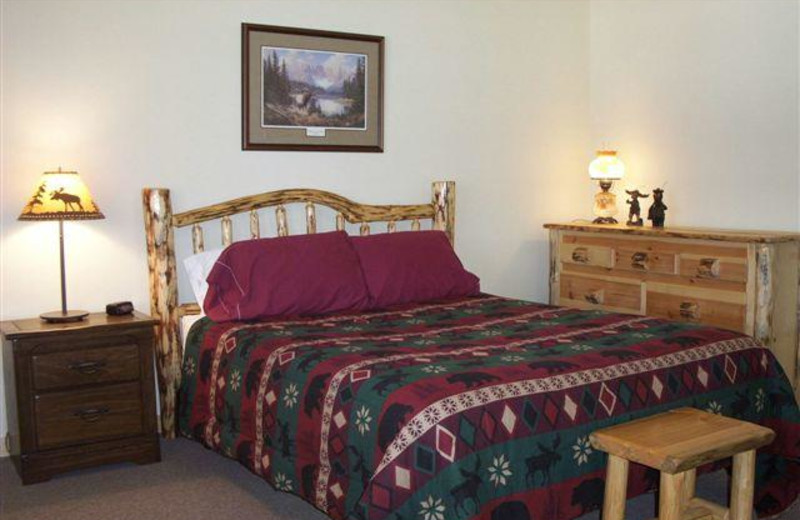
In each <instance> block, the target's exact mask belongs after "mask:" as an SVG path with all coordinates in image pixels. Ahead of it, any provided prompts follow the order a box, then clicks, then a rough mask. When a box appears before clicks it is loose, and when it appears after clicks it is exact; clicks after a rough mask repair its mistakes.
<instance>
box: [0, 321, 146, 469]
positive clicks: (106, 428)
mask: <svg viewBox="0 0 800 520" xmlns="http://www.w3.org/2000/svg"><path fill="white" fill-rule="evenodd" d="M155 323H156V321H155V320H154V319H152V318H150V317H149V316H146V315H144V314H141V313H138V312H135V313H134V314H132V315H128V316H107V315H106V314H103V313H93V314H90V315H89V316H88V318H87V319H85V320H83V321H80V322H78V323H65V324H53V323H45V322H44V321H42V320H40V319H39V318H33V319H24V320H12V321H4V322H2V323H0V332H2V335H3V372H4V374H3V375H4V380H5V396H6V403H5V404H6V415H7V418H8V436H7V438H6V447H7V448H8V450H9V452H10V454H11V457H12V460H13V461H14V464H15V466H16V468H17V471H18V472H19V474H20V476H21V477H22V482H23V484H32V483H35V482H41V481H44V480H48V479H50V477H51V476H53V475H55V474H58V473H63V472H65V471H70V470H73V469H78V468H86V467H90V466H96V465H100V464H107V463H113V462H135V463H138V464H146V463H150V462H158V461H160V460H161V452H160V448H159V443H158V432H157V429H156V411H155V383H154V382H153V325H154V324H155Z"/></svg>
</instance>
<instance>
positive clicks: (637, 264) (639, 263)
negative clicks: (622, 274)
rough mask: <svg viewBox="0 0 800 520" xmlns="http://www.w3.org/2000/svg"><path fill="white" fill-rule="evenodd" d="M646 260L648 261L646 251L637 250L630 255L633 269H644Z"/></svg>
mask: <svg viewBox="0 0 800 520" xmlns="http://www.w3.org/2000/svg"><path fill="white" fill-rule="evenodd" d="M648 262H650V256H649V255H648V254H647V253H642V252H641V251H639V252H636V253H633V254H632V255H631V267H633V268H634V269H642V270H646V269H647V264H648Z"/></svg>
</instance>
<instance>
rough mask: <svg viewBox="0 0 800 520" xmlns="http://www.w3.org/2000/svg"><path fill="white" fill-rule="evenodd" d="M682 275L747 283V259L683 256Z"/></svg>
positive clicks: (681, 261)
mask: <svg viewBox="0 0 800 520" xmlns="http://www.w3.org/2000/svg"><path fill="white" fill-rule="evenodd" d="M680 275H681V276H685V277H687V278H701V279H704V280H726V281H729V282H747V259H746V258H735V257H724V256H719V255H702V254H688V253H687V254H681V255H680Z"/></svg>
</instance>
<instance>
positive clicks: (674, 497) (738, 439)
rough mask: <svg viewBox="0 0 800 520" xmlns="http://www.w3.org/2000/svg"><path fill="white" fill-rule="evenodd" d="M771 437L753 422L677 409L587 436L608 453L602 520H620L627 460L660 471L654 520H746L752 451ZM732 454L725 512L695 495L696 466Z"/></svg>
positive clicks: (750, 508) (748, 517)
mask: <svg viewBox="0 0 800 520" xmlns="http://www.w3.org/2000/svg"><path fill="white" fill-rule="evenodd" d="M774 438H775V432H773V431H772V430H770V429H769V428H764V427H763V426H759V425H757V424H753V423H749V422H744V421H737V420H735V419H731V418H729V417H723V416H721V415H714V414H711V413H707V412H702V411H700V410H696V409H694V408H679V409H676V410H671V411H669V412H666V413H662V414H658V415H654V416H652V417H647V418H644V419H640V420H638V421H632V422H629V423H625V424H620V425H618V426H612V427H610V428H606V429H604V430H599V431H596V432H594V433H592V434H591V436H590V439H591V442H592V446H594V447H595V448H596V449H598V450H601V451H605V452H606V453H608V469H607V474H606V492H605V499H604V501H603V520H623V519H624V517H625V498H626V494H627V493H626V491H627V487H628V464H629V462H630V461H633V462H638V463H639V464H644V465H645V466H648V467H651V468H654V469H657V470H660V471H661V498H660V500H659V504H658V520H690V519H694V520H699V519H711V518H713V519H714V520H751V517H752V512H753V484H754V480H755V465H756V449H757V448H760V447H761V446H766V445H767V444H769V443H771V442H772V440H773V439H774ZM730 456H733V478H732V479H731V503H730V509H728V508H725V507H722V506H720V505H718V504H715V503H714V502H709V501H708V500H703V499H702V498H697V497H695V496H694V492H695V489H694V488H695V479H696V478H697V474H696V468H697V467H698V466H702V465H703V464H707V463H709V462H714V461H717V460H720V459H724V458H726V457H730Z"/></svg>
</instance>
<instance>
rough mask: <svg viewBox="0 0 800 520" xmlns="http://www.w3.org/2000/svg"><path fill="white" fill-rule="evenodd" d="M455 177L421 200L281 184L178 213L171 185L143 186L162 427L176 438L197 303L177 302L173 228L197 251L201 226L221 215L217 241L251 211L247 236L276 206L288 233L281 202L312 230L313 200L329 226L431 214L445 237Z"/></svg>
mask: <svg viewBox="0 0 800 520" xmlns="http://www.w3.org/2000/svg"><path fill="white" fill-rule="evenodd" d="M455 200H456V199H455V182H453V181H437V182H434V183H433V185H432V194H431V201H430V202H428V203H424V204H406V205H395V204H384V205H380V204H361V203H358V202H354V201H352V200H350V199H348V198H346V197H343V196H341V195H337V194H335V193H331V192H329V191H323V190H315V189H287V190H278V191H271V192H267V193H261V194H257V195H249V196H246V197H240V198H237V199H233V200H229V201H226V202H221V203H218V204H211V205H209V206H203V207H201V208H196V209H192V210H188V211H183V212H181V213H173V212H172V204H171V201H170V191H169V190H168V189H164V188H145V189H144V190H143V191H142V202H143V206H144V224H145V234H146V239H147V265H148V272H149V282H150V314H151V315H152V316H153V317H154V318H155V319H157V320H158V324H157V325H156V333H155V334H156V338H155V342H156V345H155V347H156V367H157V372H158V385H159V390H160V392H159V394H160V400H161V433H162V435H163V436H164V437H166V438H168V439H169V438H174V437H175V434H176V431H175V426H176V425H175V410H176V406H177V390H178V387H179V385H180V376H181V362H182V359H183V346H182V345H181V341H180V317H181V316H185V315H191V314H199V313H200V307H199V306H198V305H197V304H195V303H191V304H182V305H178V281H177V272H176V265H177V262H176V259H175V240H174V230H175V228H183V227H191V237H192V249H193V251H194V252H195V253H198V252H201V251H203V250H204V249H205V246H206V244H205V239H204V236H203V227H202V224H204V223H206V222H209V221H212V220H219V221H220V225H221V236H222V245H223V246H228V245H230V244H231V243H232V242H233V241H234V239H233V236H234V234H233V221H232V219H231V217H232V216H234V215H238V214H241V213H248V214H249V234H248V238H250V239H256V238H260V237H261V226H260V221H259V214H258V211H259V210H261V209H264V208H271V207H274V208H275V219H276V227H277V229H276V234H277V235H278V236H287V235H289V234H290V231H291V230H290V229H289V220H288V217H287V210H286V206H287V205H289V204H303V205H304V213H305V220H306V226H305V232H306V233H316V232H317V214H316V205H319V206H325V207H328V208H330V209H332V210H334V211H335V212H336V219H335V228H336V229H337V230H344V229H345V226H346V223H350V224H354V225H358V226H359V228H358V229H359V234H361V235H362V236H364V235H369V234H371V233H372V232H373V229H372V228H373V226H371V224H373V223H375V222H386V232H387V233H393V232H395V231H396V230H397V223H398V222H399V221H404V220H408V221H411V225H410V228H411V230H412V231H419V230H420V229H422V226H421V223H420V222H421V221H423V220H427V219H430V220H431V222H432V226H431V227H432V229H437V230H441V231H444V232H445V233H446V234H447V237H448V238H449V239H450V242H451V243H453V242H454V240H455Z"/></svg>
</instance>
